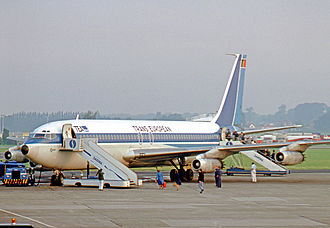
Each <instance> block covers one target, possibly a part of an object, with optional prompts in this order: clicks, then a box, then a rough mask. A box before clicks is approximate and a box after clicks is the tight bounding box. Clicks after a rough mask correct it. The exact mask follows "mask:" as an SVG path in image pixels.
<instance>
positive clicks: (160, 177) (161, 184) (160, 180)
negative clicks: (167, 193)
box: [156, 169, 164, 189]
mask: <svg viewBox="0 0 330 228" xmlns="http://www.w3.org/2000/svg"><path fill="white" fill-rule="evenodd" d="M156 181H157V184H158V186H159V189H163V188H164V178H163V174H162V173H161V172H160V170H159V169H157V176H156Z"/></svg>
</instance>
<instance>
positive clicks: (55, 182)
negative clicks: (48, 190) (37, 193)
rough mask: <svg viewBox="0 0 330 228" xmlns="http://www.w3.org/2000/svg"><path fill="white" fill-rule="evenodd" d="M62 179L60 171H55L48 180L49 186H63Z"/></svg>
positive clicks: (62, 175)
mask: <svg viewBox="0 0 330 228" xmlns="http://www.w3.org/2000/svg"><path fill="white" fill-rule="evenodd" d="M63 179H64V174H63V173H62V172H61V171H59V170H56V171H55V174H53V175H52V177H51V179H50V185H51V186H63Z"/></svg>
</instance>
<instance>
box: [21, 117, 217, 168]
mask: <svg viewBox="0 0 330 228" xmlns="http://www.w3.org/2000/svg"><path fill="white" fill-rule="evenodd" d="M65 124H70V125H72V136H70V137H73V138H76V139H83V138H95V139H96V140H97V142H98V145H99V146H100V147H102V149H103V150H105V151H107V152H108V153H109V154H110V155H111V156H113V157H114V158H115V159H117V160H118V161H120V162H122V163H123V164H125V165H127V166H129V167H141V166H153V165H155V163H150V162H149V163H134V164H133V165H132V164H130V161H127V160H125V159H124V158H123V157H124V155H125V154H126V153H128V152H129V151H130V150H132V149H148V148H171V147H200V146H211V145H214V146H215V145H219V141H220V127H219V125H217V124H216V123H212V122H188V121H136V120H134V121H131V120H67V121H57V122H52V123H48V124H44V125H42V126H40V127H39V128H37V129H35V130H34V131H33V132H32V133H31V135H30V137H29V139H28V140H27V141H26V142H25V143H24V144H25V145H27V146H28V147H29V152H28V154H27V157H28V158H29V159H30V160H32V161H33V162H35V163H38V164H41V165H43V166H45V167H49V168H54V169H61V170H65V169H86V167H87V161H86V160H85V159H84V158H83V157H82V156H80V154H79V153H80V152H77V151H72V150H64V149H63V141H64V140H65V138H66V137H67V136H65V133H63V132H62V131H63V129H62V128H63V125H65ZM188 160H189V159H188ZM166 164H170V163H169V162H168V163H164V165H166Z"/></svg>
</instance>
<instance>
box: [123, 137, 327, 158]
mask: <svg viewBox="0 0 330 228" xmlns="http://www.w3.org/2000/svg"><path fill="white" fill-rule="evenodd" d="M320 144H330V140H321V141H298V142H293V143H292V142H283V143H268V144H241V145H228V146H209V147H198V148H197V147H195V148H194V147H187V148H181V147H178V148H156V149H134V150H131V151H130V152H129V153H128V154H126V155H125V156H124V159H125V160H127V161H130V162H131V163H134V162H135V161H139V162H161V161H170V160H172V159H175V158H179V157H189V156H197V155H200V154H207V155H208V156H210V157H214V158H218V159H223V158H225V157H227V156H229V155H232V154H236V153H239V152H240V151H248V150H262V149H270V148H281V147H284V146H290V145H292V146H293V145H294V146H301V147H299V148H304V149H307V148H308V147H309V146H313V145H320Z"/></svg>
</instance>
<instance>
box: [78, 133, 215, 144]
mask: <svg viewBox="0 0 330 228" xmlns="http://www.w3.org/2000/svg"><path fill="white" fill-rule="evenodd" d="M80 137H81V138H97V139H98V140H99V142H102V141H104V142H105V141H132V142H139V141H153V142H162V141H202V142H203V141H219V140H220V137H219V135H217V134H81V135H80Z"/></svg>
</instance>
